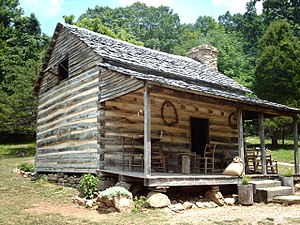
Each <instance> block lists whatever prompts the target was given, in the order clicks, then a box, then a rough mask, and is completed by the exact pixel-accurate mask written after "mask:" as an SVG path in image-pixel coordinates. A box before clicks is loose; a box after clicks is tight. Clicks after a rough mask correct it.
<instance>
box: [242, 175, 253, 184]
mask: <svg viewBox="0 0 300 225" xmlns="http://www.w3.org/2000/svg"><path fill="white" fill-rule="evenodd" d="M250 181H251V178H250V177H248V176H243V178H242V185H247V184H249V183H250Z"/></svg>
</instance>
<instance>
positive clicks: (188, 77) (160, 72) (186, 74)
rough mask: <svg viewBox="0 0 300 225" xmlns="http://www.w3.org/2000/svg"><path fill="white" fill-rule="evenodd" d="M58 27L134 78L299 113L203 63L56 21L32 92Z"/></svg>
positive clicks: (39, 80) (113, 67)
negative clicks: (254, 93) (253, 93)
mask: <svg viewBox="0 0 300 225" xmlns="http://www.w3.org/2000/svg"><path fill="white" fill-rule="evenodd" d="M61 29H66V30H67V31H68V32H69V33H70V34H73V35H75V36H76V37H77V38H78V39H80V40H81V41H82V42H83V43H85V44H86V45H87V47H88V48H90V49H91V50H93V51H94V52H95V53H96V54H97V55H99V56H100V57H101V58H102V59H103V62H102V63H100V64H99V66H103V67H107V68H109V69H111V70H114V71H118V72H121V73H123V74H127V75H130V76H132V77H135V78H137V79H141V80H146V81H153V82H156V83H158V84H161V85H164V86H168V87H170V88H172V87H176V88H180V89H184V90H187V91H192V92H194V93H195V92H196V93H198V94H202V95H206V96H211V97H214V96H215V97H218V98H222V99H228V100H230V101H233V102H240V103H245V104H250V105H255V106H260V107H264V108H265V107H266V108H271V109H275V110H280V111H284V112H290V113H300V110H299V109H296V108H292V107H288V106H285V105H281V104H277V103H273V102H269V101H266V100H262V99H258V98H252V97H248V96H247V95H246V93H247V92H248V93H250V92H251V91H250V90H249V89H247V88H246V87H244V86H242V85H240V84H239V83H237V82H236V81H234V80H233V79H231V78H229V77H227V76H226V75H224V74H222V73H220V72H218V71H216V70H213V69H211V68H210V67H209V66H207V65H206V64H203V63H200V62H197V61H195V60H193V59H190V58H188V57H183V56H177V55H172V54H168V53H164V52H160V51H156V50H152V49H149V48H145V47H141V46H137V45H134V44H130V43H127V42H124V41H121V40H116V39H113V38H111V37H108V36H105V35H102V34H99V33H95V32H93V31H90V30H87V29H84V28H80V27H77V26H74V25H63V24H60V23H58V24H57V26H56V29H55V32H54V35H53V38H52V42H51V43H50V46H49V49H48V52H47V54H46V57H45V61H44V64H43V70H42V71H41V72H40V75H39V78H38V81H37V84H36V86H35V90H34V92H35V94H37V93H38V90H39V84H40V82H41V79H42V76H43V74H44V70H45V69H46V68H47V65H48V60H49V59H50V56H51V52H52V49H53V47H54V46H55V41H56V38H57V36H58V35H59V33H60V30H61Z"/></svg>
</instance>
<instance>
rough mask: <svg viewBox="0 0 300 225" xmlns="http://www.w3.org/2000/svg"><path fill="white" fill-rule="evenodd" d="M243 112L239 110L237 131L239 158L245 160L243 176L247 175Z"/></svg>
mask: <svg viewBox="0 0 300 225" xmlns="http://www.w3.org/2000/svg"><path fill="white" fill-rule="evenodd" d="M243 128H244V126H243V111H242V110H241V109H238V110H237V129H238V151H239V156H240V157H241V159H242V160H243V162H244V163H243V165H244V169H243V175H245V163H246V162H245V150H244V131H243Z"/></svg>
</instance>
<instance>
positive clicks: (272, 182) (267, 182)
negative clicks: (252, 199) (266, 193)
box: [250, 180, 281, 193]
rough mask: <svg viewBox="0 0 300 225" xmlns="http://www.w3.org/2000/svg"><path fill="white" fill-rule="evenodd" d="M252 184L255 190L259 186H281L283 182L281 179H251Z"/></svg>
mask: <svg viewBox="0 0 300 225" xmlns="http://www.w3.org/2000/svg"><path fill="white" fill-rule="evenodd" d="M250 184H252V185H253V191H254V193H255V190H256V189H257V188H268V187H279V186H281V182H280V181H279V180H253V181H250Z"/></svg>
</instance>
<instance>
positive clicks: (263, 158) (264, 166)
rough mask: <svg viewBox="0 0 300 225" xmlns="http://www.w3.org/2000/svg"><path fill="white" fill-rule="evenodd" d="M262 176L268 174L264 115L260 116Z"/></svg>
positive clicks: (260, 114)
mask: <svg viewBox="0 0 300 225" xmlns="http://www.w3.org/2000/svg"><path fill="white" fill-rule="evenodd" d="M258 119H259V139H260V150H261V167H262V174H264V175H266V174H267V164H266V163H267V162H266V146H265V124H264V114H263V113H259V114H258Z"/></svg>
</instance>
